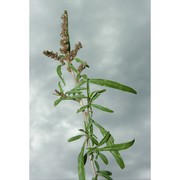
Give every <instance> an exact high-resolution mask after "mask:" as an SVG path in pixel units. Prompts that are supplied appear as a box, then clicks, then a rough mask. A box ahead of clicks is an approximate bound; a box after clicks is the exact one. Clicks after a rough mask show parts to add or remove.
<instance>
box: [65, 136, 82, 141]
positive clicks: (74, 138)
mask: <svg viewBox="0 0 180 180" xmlns="http://www.w3.org/2000/svg"><path fill="white" fill-rule="evenodd" d="M83 136H84V135H77V136H73V137H71V138H70V139H68V142H72V141H75V140H78V139H80V138H81V137H83Z"/></svg>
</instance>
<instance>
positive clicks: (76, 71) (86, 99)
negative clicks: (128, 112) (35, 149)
mask: <svg viewBox="0 0 180 180" xmlns="http://www.w3.org/2000/svg"><path fill="white" fill-rule="evenodd" d="M61 19H62V25H61V29H62V30H61V33H60V36H61V39H60V45H61V48H60V49H59V51H60V53H59V52H56V53H55V52H53V51H43V54H44V55H46V56H47V57H50V58H52V59H54V60H57V62H58V66H57V69H56V71H57V75H58V76H59V78H60V79H59V82H58V90H57V89H55V92H54V93H53V94H54V95H56V96H58V99H57V100H56V101H55V102H54V106H57V105H58V104H59V103H61V102H62V101H67V100H72V101H76V102H77V103H79V104H80V108H79V109H77V113H82V114H83V118H84V122H83V127H81V128H80V129H79V134H77V135H75V136H74V137H71V138H70V139H69V140H68V141H69V142H72V141H76V140H78V139H80V138H83V139H84V141H83V144H82V147H81V149H80V153H79V156H78V177H79V180H85V179H86V173H85V165H86V162H87V158H89V161H90V163H91V167H92V171H93V177H92V180H98V177H99V176H101V177H104V178H105V179H108V180H111V179H112V177H111V176H112V173H111V171H109V170H104V169H101V167H100V163H99V160H100V161H102V162H103V163H104V164H106V165H108V158H107V157H106V156H105V155H104V154H103V152H104V151H107V152H109V153H110V154H111V155H112V156H113V157H114V158H115V160H116V162H117V164H118V166H119V167H120V168H121V169H123V168H124V167H125V164H124V161H123V159H122V157H121V155H120V151H122V150H125V149H128V148H129V147H131V146H132V145H133V144H134V142H135V140H132V141H129V142H125V143H120V144H118V143H115V141H114V138H113V136H112V134H111V133H110V132H109V131H108V130H106V129H105V128H104V127H103V126H102V125H100V124H99V123H98V122H97V121H96V120H95V116H94V114H93V109H94V108H96V109H98V110H100V111H105V112H108V113H113V110H111V109H109V108H107V107H104V106H102V105H99V104H96V103H95V100H96V99H97V98H99V97H100V96H101V94H102V93H105V92H106V89H97V90H93V91H91V84H95V85H97V86H104V87H107V88H113V89H116V90H121V91H125V92H128V93H134V94H137V92H136V91H135V90H134V89H133V88H131V87H128V86H126V85H123V84H120V83H118V82H114V81H111V80H107V79H100V78H91V77H89V76H88V75H87V74H83V70H84V69H85V68H89V65H88V63H87V62H86V61H83V60H81V59H79V58H77V53H78V51H79V50H80V49H81V48H82V44H81V42H78V43H77V44H75V47H74V49H71V44H70V36H69V32H68V13H67V11H66V10H65V11H64V14H63V15H62V17H61ZM62 68H66V70H67V71H68V72H69V73H71V75H72V78H73V79H74V88H72V89H70V90H69V91H66V92H65V91H64V86H65V85H66V83H65V82H66V81H65V79H64V78H63V74H62V71H61V69H62ZM94 128H97V129H98V130H99V131H100V134H101V135H102V136H101V137H98V135H96V134H95V131H94ZM100 134H99V135H100Z"/></svg>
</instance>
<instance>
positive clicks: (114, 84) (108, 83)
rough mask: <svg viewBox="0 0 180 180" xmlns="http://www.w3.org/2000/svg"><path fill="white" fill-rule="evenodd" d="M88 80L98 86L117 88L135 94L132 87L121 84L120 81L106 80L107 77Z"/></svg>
mask: <svg viewBox="0 0 180 180" xmlns="http://www.w3.org/2000/svg"><path fill="white" fill-rule="evenodd" d="M89 82H90V83H93V84H97V85H100V86H106V87H109V88H113V89H117V90H121V91H126V92H129V93H134V94H137V92H136V91H135V90H134V89H133V88H131V87H128V86H126V85H123V84H120V83H118V82H115V81H111V80H107V79H89Z"/></svg>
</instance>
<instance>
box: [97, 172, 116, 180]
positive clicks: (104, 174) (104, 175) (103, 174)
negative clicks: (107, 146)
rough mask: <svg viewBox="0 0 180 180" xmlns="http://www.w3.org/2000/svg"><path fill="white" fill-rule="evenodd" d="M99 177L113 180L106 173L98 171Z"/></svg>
mask: <svg viewBox="0 0 180 180" xmlns="http://www.w3.org/2000/svg"><path fill="white" fill-rule="evenodd" d="M99 175H100V176H103V177H105V178H106V179H107V180H113V179H112V178H111V177H110V176H109V174H108V173H107V172H106V171H100V172H99Z"/></svg>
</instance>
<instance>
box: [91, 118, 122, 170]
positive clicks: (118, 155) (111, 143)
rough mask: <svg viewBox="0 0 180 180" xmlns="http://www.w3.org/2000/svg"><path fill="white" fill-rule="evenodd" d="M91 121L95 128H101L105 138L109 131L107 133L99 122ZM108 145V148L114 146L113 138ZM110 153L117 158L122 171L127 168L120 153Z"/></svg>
mask: <svg viewBox="0 0 180 180" xmlns="http://www.w3.org/2000/svg"><path fill="white" fill-rule="evenodd" d="M91 121H92V122H93V123H94V124H95V126H96V127H97V128H99V130H100V131H101V134H102V135H103V136H105V135H106V133H107V131H106V130H105V129H104V128H103V127H102V126H101V125H99V124H98V123H97V122H95V121H94V120H91ZM106 144H107V145H108V146H110V145H113V144H114V139H113V137H112V136H111V139H110V140H109V141H108V142H107V143H106ZM110 152H111V154H112V155H113V156H114V158H115V160H116V162H117V164H118V165H119V167H120V168H121V169H124V168H125V164H124V161H123V159H122V157H121V155H120V153H119V152H118V151H110Z"/></svg>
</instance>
